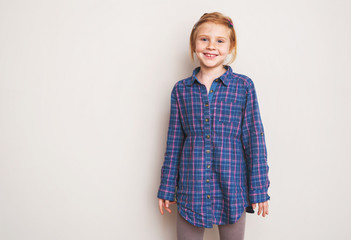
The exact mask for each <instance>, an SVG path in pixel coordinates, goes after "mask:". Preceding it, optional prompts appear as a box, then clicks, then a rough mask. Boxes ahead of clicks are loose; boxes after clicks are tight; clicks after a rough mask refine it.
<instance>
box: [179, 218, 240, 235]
mask: <svg viewBox="0 0 351 240" xmlns="http://www.w3.org/2000/svg"><path fill="white" fill-rule="evenodd" d="M177 214H178V216H177V239H178V240H203V237H204V233H205V228H203V227H197V226H194V225H192V224H191V223H189V222H188V221H187V220H185V219H184V218H183V217H182V216H181V215H180V213H179V212H178V211H177ZM245 223H246V211H244V213H243V214H242V215H241V217H240V218H239V220H238V221H237V222H235V223H234V224H225V225H218V231H219V237H220V240H243V239H244V234H245Z"/></svg>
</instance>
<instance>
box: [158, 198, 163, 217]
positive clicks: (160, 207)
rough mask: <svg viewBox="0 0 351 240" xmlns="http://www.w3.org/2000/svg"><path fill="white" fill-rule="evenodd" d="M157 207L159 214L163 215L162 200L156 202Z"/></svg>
mask: <svg viewBox="0 0 351 240" xmlns="http://www.w3.org/2000/svg"><path fill="white" fill-rule="evenodd" d="M158 207H159V209H160V212H161V214H162V215H163V200H162V199H159V200H158Z"/></svg>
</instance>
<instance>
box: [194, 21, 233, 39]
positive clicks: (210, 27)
mask: <svg viewBox="0 0 351 240" xmlns="http://www.w3.org/2000/svg"><path fill="white" fill-rule="evenodd" d="M200 35H208V36H218V37H229V35H230V29H229V28H228V27H227V26H224V25H223V24H217V23H213V22H206V23H203V24H201V25H200V26H199V27H198V31H197V36H200Z"/></svg>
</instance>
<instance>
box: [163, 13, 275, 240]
mask: <svg viewBox="0 0 351 240" xmlns="http://www.w3.org/2000/svg"><path fill="white" fill-rule="evenodd" d="M236 43H237V41H236V34H235V30H234V26H233V22H232V20H231V19H230V18H229V17H227V16H224V15H223V14H221V13H218V12H213V13H205V14H204V15H203V16H202V17H201V18H200V20H199V21H198V22H197V23H196V24H195V25H194V27H193V29H192V32H191V35H190V51H191V57H192V59H194V53H195V55H196V57H197V59H198V60H199V63H200V66H199V67H196V68H195V69H194V70H193V73H192V75H191V76H190V77H188V78H186V79H183V80H180V81H178V82H177V83H176V84H175V85H174V87H173V89H172V93H171V110H170V121H169V128H168V137H167V148H166V152H165V158H164V163H163V165H162V169H161V182H160V187H159V189H158V193H157V197H158V199H159V210H160V212H161V214H162V215H163V208H165V209H166V210H167V211H168V212H170V213H171V209H170V208H169V206H170V205H171V204H175V203H177V210H178V214H177V237H178V240H179V239H191V240H197V239H203V236H204V230H205V228H212V227H213V225H214V224H215V225H218V230H219V235H220V239H221V240H224V239H228V240H229V239H236V240H239V239H240V240H242V239H244V232H245V222H246V212H249V213H254V210H253V209H255V208H256V205H257V204H258V213H257V214H258V215H260V214H261V213H262V216H263V217H265V216H266V215H268V200H270V196H269V195H268V193H267V192H268V188H269V186H270V180H269V178H268V171H269V166H268V164H267V149H266V143H265V134H264V128H263V124H262V121H261V116H260V111H259V105H258V98H257V94H256V90H255V86H254V82H253V81H252V79H251V78H249V77H248V76H246V75H243V74H239V73H235V72H233V70H232V68H231V67H230V66H229V65H228V64H230V63H232V62H233V61H234V60H235V57H236V46H237V44H236ZM229 58H230V60H228V59H229ZM225 62H226V63H225Z"/></svg>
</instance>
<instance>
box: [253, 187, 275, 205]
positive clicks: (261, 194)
mask: <svg viewBox="0 0 351 240" xmlns="http://www.w3.org/2000/svg"><path fill="white" fill-rule="evenodd" d="M249 198H250V203H251V204H252V203H261V202H265V201H267V200H270V199H271V197H270V196H269V195H268V193H267V190H256V191H251V192H249Z"/></svg>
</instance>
